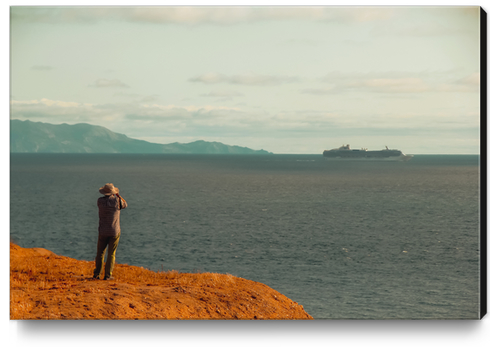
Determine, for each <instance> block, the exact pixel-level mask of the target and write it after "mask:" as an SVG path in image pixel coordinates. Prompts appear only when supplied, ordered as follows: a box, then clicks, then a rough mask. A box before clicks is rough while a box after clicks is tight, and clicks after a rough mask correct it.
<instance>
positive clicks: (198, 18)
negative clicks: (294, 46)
mask: <svg viewBox="0 0 490 347" xmlns="http://www.w3.org/2000/svg"><path fill="white" fill-rule="evenodd" d="M393 12H394V11H393V9H391V8H386V7H385V8H383V7H378V8H375V7H349V8H340V7H337V8H335V7H328V6H305V7H300V6H263V7H250V6H230V7H222V6H221V7H216V6H205V7H204V6H194V7H193V6H178V7H171V6H138V7H136V6H134V7H122V6H119V7H116V6H114V7H28V6H25V7H12V9H11V15H12V20H16V21H24V22H42V23H66V22H81V23H91V22H100V21H114V20H116V21H128V22H143V23H154V24H184V25H198V24H216V25H231V24H240V23H251V22H259V21H284V20H307V21H322V22H332V21H337V22H339V21H341V22H372V21H384V20H387V19H389V18H391V17H392V16H393Z"/></svg>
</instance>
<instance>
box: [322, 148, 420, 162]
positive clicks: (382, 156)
mask: <svg viewBox="0 0 490 347" xmlns="http://www.w3.org/2000/svg"><path fill="white" fill-rule="evenodd" d="M323 157H324V158H325V159H327V160H335V159H340V160H387V161H388V160H393V161H407V160H410V159H412V158H413V155H405V154H403V153H402V151H400V150H398V149H389V148H388V146H386V149H382V150H379V151H368V150H367V148H361V149H351V148H350V145H346V146H341V147H339V148H334V149H330V150H325V151H323Z"/></svg>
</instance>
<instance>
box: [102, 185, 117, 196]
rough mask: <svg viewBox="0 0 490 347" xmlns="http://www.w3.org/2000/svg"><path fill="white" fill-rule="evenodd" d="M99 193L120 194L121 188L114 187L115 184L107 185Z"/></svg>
mask: <svg viewBox="0 0 490 347" xmlns="http://www.w3.org/2000/svg"><path fill="white" fill-rule="evenodd" d="M99 193H100V194H103V195H112V194H118V193H119V188H116V187H114V184H112V183H106V185H105V186H103V187H102V188H100V189H99Z"/></svg>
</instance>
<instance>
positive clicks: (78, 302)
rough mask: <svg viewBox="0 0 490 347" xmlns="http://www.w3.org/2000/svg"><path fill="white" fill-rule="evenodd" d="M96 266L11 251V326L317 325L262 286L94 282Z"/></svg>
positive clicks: (199, 277) (176, 277)
mask: <svg viewBox="0 0 490 347" xmlns="http://www.w3.org/2000/svg"><path fill="white" fill-rule="evenodd" d="M93 268H94V262H93V261H83V260H76V259H72V258H68V257H64V256H59V255H56V254H54V253H53V252H51V251H49V250H46V249H43V248H22V247H19V246H17V245H15V244H12V243H11V244H10V319H14V320H17V319H35V320H38V319H123V320H134V319H174V320H176V319H313V318H312V317H311V316H310V315H309V314H308V313H306V312H305V311H304V309H303V307H302V306H301V305H299V304H298V303H296V302H294V301H292V300H290V299H288V298H287V297H285V296H284V295H282V294H280V293H279V292H277V291H275V290H274V289H272V288H270V287H268V286H266V285H264V284H262V283H258V282H254V281H250V280H246V279H243V278H239V277H235V276H232V275H225V274H216V273H179V272H177V271H170V272H153V271H150V270H148V269H144V268H142V267H137V266H130V265H124V264H117V263H116V266H115V269H114V273H113V276H114V278H115V280H113V281H104V280H95V279H93V278H92V273H93Z"/></svg>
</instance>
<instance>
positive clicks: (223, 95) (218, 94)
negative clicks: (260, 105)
mask: <svg viewBox="0 0 490 347" xmlns="http://www.w3.org/2000/svg"><path fill="white" fill-rule="evenodd" d="M200 96H203V97H210V98H232V97H235V96H243V94H242V93H238V92H233V91H230V92H226V91H222V92H209V93H207V94H201V95H200Z"/></svg>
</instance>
